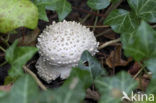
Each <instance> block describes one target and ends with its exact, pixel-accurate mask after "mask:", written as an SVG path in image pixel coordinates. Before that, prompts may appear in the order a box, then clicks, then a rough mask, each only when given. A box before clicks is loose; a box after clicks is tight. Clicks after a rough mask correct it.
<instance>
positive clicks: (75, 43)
mask: <svg viewBox="0 0 156 103" xmlns="http://www.w3.org/2000/svg"><path fill="white" fill-rule="evenodd" d="M98 44H99V43H98V42H97V41H96V38H95V36H94V34H93V32H91V31H90V30H89V28H86V27H85V26H82V25H81V24H80V23H76V22H75V21H63V22H58V23H55V22H53V24H52V25H49V26H47V27H46V29H45V30H44V31H43V32H42V33H41V35H40V36H39V38H38V43H37V47H38V48H39V54H40V55H41V56H43V57H44V58H45V61H48V63H50V64H52V65H60V64H61V65H66V64H74V63H77V62H78V61H79V59H80V57H81V54H82V52H83V51H84V50H88V51H89V52H90V53H91V54H92V55H94V54H95V53H96V52H97V47H98Z"/></svg>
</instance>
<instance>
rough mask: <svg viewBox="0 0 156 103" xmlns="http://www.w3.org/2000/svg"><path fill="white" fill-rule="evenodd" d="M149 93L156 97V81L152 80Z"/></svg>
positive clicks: (148, 89)
mask: <svg viewBox="0 0 156 103" xmlns="http://www.w3.org/2000/svg"><path fill="white" fill-rule="evenodd" d="M147 93H149V94H151V93H154V94H155V95H156V79H152V80H151V81H150V84H149V86H148V88H147Z"/></svg>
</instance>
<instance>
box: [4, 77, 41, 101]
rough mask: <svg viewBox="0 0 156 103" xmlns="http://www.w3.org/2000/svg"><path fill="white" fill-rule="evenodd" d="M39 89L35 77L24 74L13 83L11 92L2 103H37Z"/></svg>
mask: <svg viewBox="0 0 156 103" xmlns="http://www.w3.org/2000/svg"><path fill="white" fill-rule="evenodd" d="M38 92H39V89H38V86H37V84H36V83H35V81H34V80H33V78H32V77H31V76H29V75H24V76H23V77H21V78H19V79H18V80H17V81H16V82H15V84H14V85H13V87H12V89H11V91H10V93H9V94H8V95H7V97H5V98H4V99H2V101H1V103H35V100H36V97H37V95H38Z"/></svg>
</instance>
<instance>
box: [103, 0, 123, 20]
mask: <svg viewBox="0 0 156 103" xmlns="http://www.w3.org/2000/svg"><path fill="white" fill-rule="evenodd" d="M122 1H123V0H120V1H119V2H118V3H116V4H111V6H110V7H109V8H108V9H107V11H106V12H105V14H104V16H105V17H107V16H108V14H109V13H110V12H111V11H112V10H114V9H116V8H117V7H118V6H119V5H120V4H121V3H122ZM103 19H104V18H101V20H100V22H102V21H103Z"/></svg>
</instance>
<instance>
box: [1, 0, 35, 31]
mask: <svg viewBox="0 0 156 103" xmlns="http://www.w3.org/2000/svg"><path fill="white" fill-rule="evenodd" d="M37 24H38V10H37V7H36V6H35V5H34V4H33V3H32V2H31V1H29V0H1V1H0V32H2V33H7V32H10V31H12V30H14V29H16V28H18V27H22V26H23V27H27V28H30V29H34V28H36V26H37Z"/></svg>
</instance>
